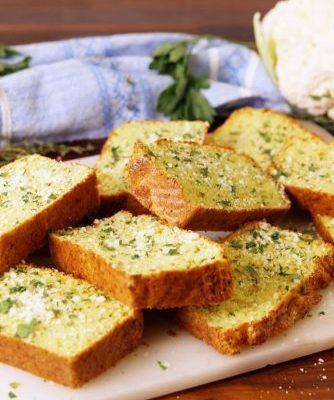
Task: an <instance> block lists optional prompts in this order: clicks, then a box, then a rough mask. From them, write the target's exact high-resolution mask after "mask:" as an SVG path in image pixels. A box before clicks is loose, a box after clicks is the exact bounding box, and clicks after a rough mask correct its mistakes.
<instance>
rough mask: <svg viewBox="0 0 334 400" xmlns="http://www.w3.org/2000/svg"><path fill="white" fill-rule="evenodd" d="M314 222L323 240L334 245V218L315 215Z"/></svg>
mask: <svg viewBox="0 0 334 400" xmlns="http://www.w3.org/2000/svg"><path fill="white" fill-rule="evenodd" d="M313 221H314V224H315V226H316V228H317V231H318V232H319V234H320V235H321V236H322V237H323V239H324V240H326V242H331V243H333V244H334V217H330V216H329V215H321V214H313Z"/></svg>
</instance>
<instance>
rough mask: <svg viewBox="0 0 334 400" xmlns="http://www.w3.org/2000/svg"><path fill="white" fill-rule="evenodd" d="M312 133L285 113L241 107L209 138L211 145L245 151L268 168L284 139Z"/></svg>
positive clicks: (239, 151)
mask: <svg viewBox="0 0 334 400" xmlns="http://www.w3.org/2000/svg"><path fill="white" fill-rule="evenodd" d="M312 135H313V134H312V133H311V132H309V131H308V130H307V129H306V128H304V127H303V126H302V125H300V123H299V122H298V121H297V120H296V119H294V118H291V117H288V116H287V115H285V114H282V113H280V112H277V111H273V110H268V109H257V108H251V107H244V108H240V109H239V110H236V111H234V112H233V113H232V114H231V115H230V116H229V118H228V119H227V120H226V122H225V123H224V124H223V125H221V126H220V127H219V128H217V129H216V130H215V132H214V133H213V135H210V136H209V137H208V138H209V142H210V143H212V144H216V145H218V146H227V147H231V148H233V149H234V150H235V151H236V152H238V153H241V154H247V155H248V156H250V157H252V158H253V159H254V160H255V161H256V162H257V163H258V164H259V165H260V166H261V167H262V168H263V169H267V168H268V167H269V165H270V163H271V159H272V158H273V157H274V156H275V155H276V154H277V152H278V151H279V150H280V149H281V148H282V147H283V146H284V144H285V143H286V141H287V140H289V139H292V138H298V137H310V136H312Z"/></svg>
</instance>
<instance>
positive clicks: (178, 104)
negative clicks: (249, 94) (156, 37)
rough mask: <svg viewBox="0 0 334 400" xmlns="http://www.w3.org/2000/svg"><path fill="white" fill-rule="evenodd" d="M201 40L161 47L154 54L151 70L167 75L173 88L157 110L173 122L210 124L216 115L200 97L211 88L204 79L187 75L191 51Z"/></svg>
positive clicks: (203, 98) (164, 92) (161, 96)
mask: <svg viewBox="0 0 334 400" xmlns="http://www.w3.org/2000/svg"><path fill="white" fill-rule="evenodd" d="M199 39H200V38H194V39H191V40H182V41H179V42H176V43H164V44H162V45H161V46H160V47H158V48H157V49H156V50H155V51H154V53H153V61H152V62H151V64H150V69H153V70H156V71H157V72H158V73H159V74H161V75H170V76H171V77H172V78H173V81H174V82H173V84H172V85H170V86H168V87H167V88H166V89H165V90H163V91H162V92H161V94H160V96H159V99H158V104H157V110H158V111H159V112H161V113H163V114H165V115H166V116H168V117H170V118H171V119H173V120H177V119H187V120H203V121H208V122H210V123H212V122H213V118H214V117H215V115H216V111H215V110H214V108H213V107H212V106H211V104H210V103H209V102H208V100H207V99H206V98H205V97H204V96H203V95H202V94H201V92H200V90H201V89H207V88H209V87H210V83H209V79H208V77H207V76H194V75H193V74H192V73H191V71H190V49H191V46H192V45H194V44H195V43H196V42H198V40H199Z"/></svg>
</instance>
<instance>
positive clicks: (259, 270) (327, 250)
mask: <svg viewBox="0 0 334 400" xmlns="http://www.w3.org/2000/svg"><path fill="white" fill-rule="evenodd" d="M224 248H225V255H226V257H227V259H228V260H229V262H230V264H231V267H232V272H233V280H234V282H235V288H234V293H233V296H232V297H231V298H230V299H229V300H226V301H224V302H222V303H221V304H219V305H215V306H205V307H186V308H184V309H182V310H180V311H178V318H179V321H180V323H181V325H182V326H184V327H185V328H186V329H187V330H189V331H190V333H192V334H193V335H194V336H196V337H197V338H199V339H201V340H204V341H205V342H207V343H208V344H210V345H212V346H213V347H214V348H216V349H217V350H218V351H219V352H221V353H224V354H235V353H238V352H239V351H240V350H241V349H242V347H243V346H244V345H257V344H261V343H263V342H264V341H266V340H267V339H268V338H269V337H271V336H273V335H275V334H278V333H280V332H282V331H283V330H285V329H287V328H288V327H290V326H291V325H293V324H294V323H295V322H296V321H297V320H299V319H300V318H302V317H303V316H304V315H305V314H306V313H307V312H308V310H309V309H310V308H311V307H312V306H313V305H314V304H316V303H317V302H318V301H319V300H320V298H321V295H320V294H319V292H318V291H317V290H318V289H321V288H325V287H327V286H328V285H329V284H330V282H331V280H332V277H333V274H334V248H333V246H331V245H329V244H326V243H324V242H323V241H321V240H313V239H312V238H311V237H310V236H307V235H302V234H298V233H295V232H292V231H287V230H282V229H279V228H277V227H275V226H272V225H270V224H268V223H266V222H255V223H254V222H252V223H249V224H247V225H246V226H245V227H243V228H241V229H240V230H238V231H236V232H234V233H233V234H231V235H230V236H229V237H228V238H227V239H226V241H225V242H224Z"/></svg>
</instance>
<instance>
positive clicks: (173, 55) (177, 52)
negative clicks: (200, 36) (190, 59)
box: [169, 44, 187, 63]
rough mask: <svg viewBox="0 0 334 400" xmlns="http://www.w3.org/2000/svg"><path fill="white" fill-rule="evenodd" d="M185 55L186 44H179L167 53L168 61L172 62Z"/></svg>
mask: <svg viewBox="0 0 334 400" xmlns="http://www.w3.org/2000/svg"><path fill="white" fill-rule="evenodd" d="M186 56H187V45H186V44H181V45H179V46H176V47H174V49H172V51H171V52H170V54H169V61H170V62H172V63H177V62H178V61H180V60H181V59H182V58H184V57H186Z"/></svg>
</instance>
